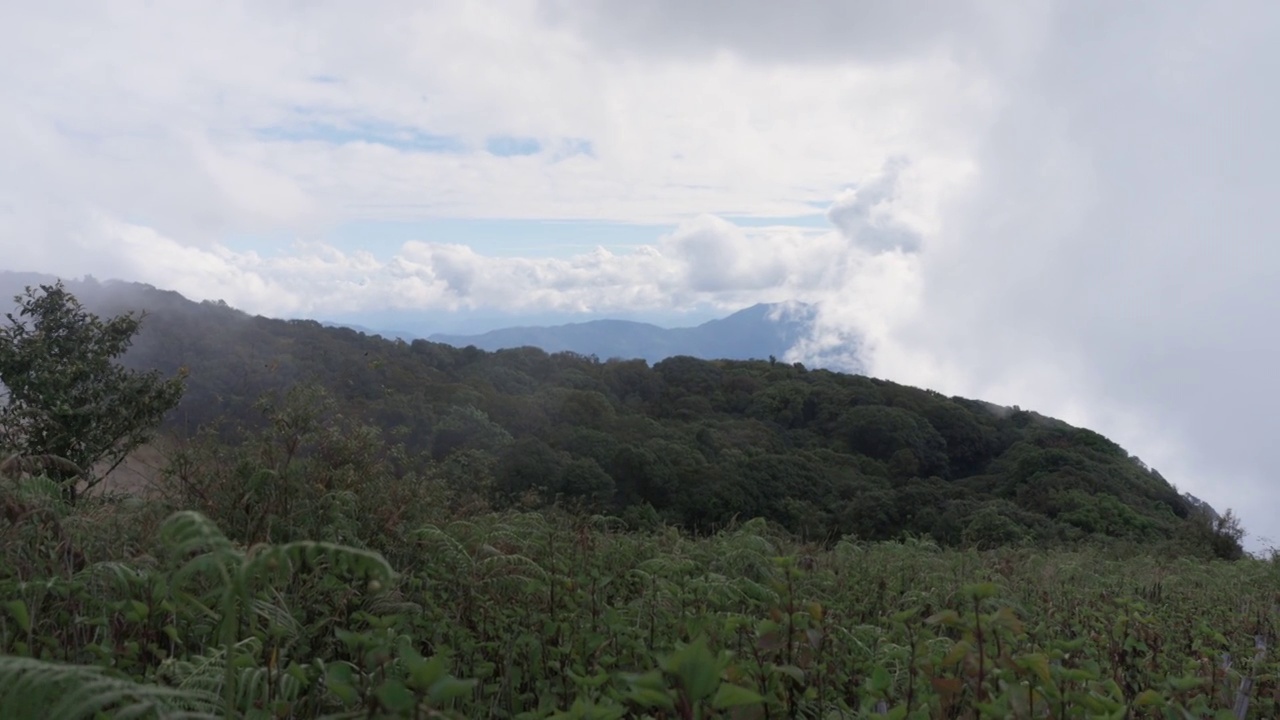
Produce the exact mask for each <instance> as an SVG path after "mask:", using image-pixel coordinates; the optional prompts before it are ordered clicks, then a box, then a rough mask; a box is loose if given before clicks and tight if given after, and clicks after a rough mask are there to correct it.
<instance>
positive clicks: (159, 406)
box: [0, 281, 183, 503]
mask: <svg viewBox="0 0 1280 720" xmlns="http://www.w3.org/2000/svg"><path fill="white" fill-rule="evenodd" d="M14 302H15V303H17V305H18V308H17V312H16V314H15V313H9V314H7V315H6V316H5V317H6V319H7V320H8V323H7V324H5V325H4V326H2V327H0V383H3V388H0V447H8V448H9V449H10V450H11V451H12V452H15V453H16V455H15V456H14V458H17V459H19V460H22V461H23V462H24V464H26V465H29V466H30V465H38V466H40V467H42V468H43V470H44V472H45V473H46V474H48V475H49V476H50V477H52V478H54V479H55V480H57V481H59V482H60V483H62V485H63V495H64V497H65V498H66V499H67V501H68V502H70V503H74V502H75V500H76V496H77V492H78V490H79V489H80V488H81V487H83V488H84V489H85V490H87V489H89V488H92V487H94V486H95V485H97V484H98V483H100V482H101V481H102V479H103V478H104V477H106V476H107V475H108V474H109V473H110V472H111V471H112V470H114V469H115V468H116V467H118V466H119V465H120V463H121V462H123V461H124V459H125V457H126V456H127V455H128V454H129V453H130V452H131V451H133V450H134V449H136V448H137V447H138V446H140V445H142V444H143V443H145V442H147V441H148V440H150V439H151V433H152V431H153V430H154V428H155V427H156V426H157V425H159V423H160V420H161V419H162V418H163V417H164V414H165V413H167V412H169V411H170V410H172V409H173V408H174V407H175V406H176V405H177V404H178V402H179V401H180V400H181V399H182V392H183V383H182V380H183V377H182V376H180V377H176V378H164V377H163V376H162V375H161V374H160V373H159V372H157V371H151V372H137V371H131V370H127V369H125V368H124V367H122V366H121V365H120V364H119V363H118V362H116V360H117V358H118V357H119V356H121V355H123V354H124V352H125V351H126V350H127V349H128V348H129V346H130V344H131V343H132V341H133V336H134V335H135V334H136V333H137V332H138V329H139V328H140V326H141V322H142V319H143V316H137V317H135V316H134V315H133V314H132V313H128V314H125V315H122V316H119V317H115V318H112V319H110V320H106V321H103V320H101V319H100V318H98V316H96V315H94V314H92V313H89V312H87V311H86V310H85V309H84V308H83V307H82V306H81V304H80V302H79V301H78V300H77V299H76V298H75V296H73V295H72V294H71V293H70V292H68V291H67V289H66V288H65V287H63V285H62V282H61V281H59V282H58V283H56V284H55V285H52V286H50V285H41V286H40V287H39V288H30V287H28V288H26V292H25V293H24V294H22V295H18V296H17V297H15V298H14ZM0 459H3V458H0Z"/></svg>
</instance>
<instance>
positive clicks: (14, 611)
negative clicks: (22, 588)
mask: <svg viewBox="0 0 1280 720" xmlns="http://www.w3.org/2000/svg"><path fill="white" fill-rule="evenodd" d="M4 608H5V610H8V611H9V614H10V615H12V616H13V621H14V622H16V623H18V627H19V628H21V629H22V632H31V615H29V614H28V613H27V604H26V603H25V602H23V601H21V600H10V601H9V602H6V603H5V604H4Z"/></svg>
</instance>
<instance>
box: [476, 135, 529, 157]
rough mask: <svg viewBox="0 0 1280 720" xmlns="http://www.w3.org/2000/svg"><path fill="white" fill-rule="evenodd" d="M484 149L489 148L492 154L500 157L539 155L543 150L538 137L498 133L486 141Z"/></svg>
mask: <svg viewBox="0 0 1280 720" xmlns="http://www.w3.org/2000/svg"><path fill="white" fill-rule="evenodd" d="M484 149H485V150H488V151H489V154H490V155H497V156H499V157H511V156H513V155H537V154H538V152H539V151H540V150H542V143H540V142H538V139H537V138H531V137H519V136H515V135H497V136H494V137H491V138H489V139H488V140H486V141H485V143H484Z"/></svg>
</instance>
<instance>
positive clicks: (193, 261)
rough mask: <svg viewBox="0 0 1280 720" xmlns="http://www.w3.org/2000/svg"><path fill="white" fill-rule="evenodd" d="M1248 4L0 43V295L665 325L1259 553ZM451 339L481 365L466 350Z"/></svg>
mask: <svg viewBox="0 0 1280 720" xmlns="http://www.w3.org/2000/svg"><path fill="white" fill-rule="evenodd" d="M1277 31H1280V4H1276V3H1274V2H1270V1H1268V0H1238V1H1237V2H1232V3H1216V2H1209V1H1196V0H1179V1H1177V2H1131V3H1113V2H1104V1H1101V0H1024V1H1017V2H1015V1H1013V0H1009V1H1007V2H997V1H995V0H935V1H926V0H917V1H909V0H907V1H903V2H896V3H873V2H860V1H856V0H839V1H837V0H830V1H826V0H793V2H790V3H778V2H767V1H765V0H738V1H736V2H732V3H730V2H727V0H702V1H701V2H688V1H687V0H649V1H648V2H645V3H617V2H605V0H512V1H510V2H502V3H480V2H464V1H462V0H451V1H449V2H443V1H441V2H419V1H410V0H385V1H378V0H371V1H370V2H365V3H351V2H327V1H325V0H253V1H252V2H250V1H248V0H245V1H243V2H236V1H235V0H220V1H219V2H212V1H209V2H202V1H200V0H188V1H187V2H183V3H152V2H143V1H141V0H138V1H131V0H120V1H118V2H111V3H101V2H89V1H88V0H86V1H84V2H75V1H73V0H63V1H59V2H48V3H8V4H5V5H4V6H3V7H0V93H3V96H4V97H5V98H6V101H5V102H4V103H2V104H0V157H3V158H4V162H3V163H0V267H3V268H6V269H15V270H35V271H43V272H51V273H58V274H62V275H65V276H69V277H70V276H80V275H83V274H86V273H89V274H93V275H94V276H96V277H99V278H120V279H127V280H136V281H141V282H147V283H151V284H154V285H157V286H159V287H164V288H167V289H173V290H177V291H179V292H182V293H183V294H185V295H187V296H189V297H192V298H194V299H223V300H225V301H227V302H228V303H230V304H232V305H234V306H237V307H240V308H242V309H245V310H248V311H251V312H256V313H263V314H268V315H274V316H282V317H316V318H322V319H323V318H337V317H339V316H340V317H342V318H344V319H346V320H357V319H363V320H365V321H366V322H365V324H373V325H374V326H377V323H378V322H379V321H380V320H386V319H388V318H397V319H403V318H406V317H422V318H431V319H432V322H435V323H436V324H438V325H440V326H442V328H443V327H444V326H448V329H451V330H455V331H456V330H458V329H459V324H460V323H461V324H465V323H466V322H467V321H468V319H474V320H476V321H477V322H479V319H482V318H492V317H495V316H501V317H511V318H515V317H548V316H557V317H568V316H584V317H585V316H610V317H621V316H625V317H635V318H651V319H658V318H660V319H662V320H664V321H666V322H667V323H668V324H673V323H678V322H679V320H680V319H681V318H686V319H690V320H691V321H693V320H696V321H701V320H703V319H706V318H707V317H710V316H714V315H723V314H727V313H728V312H730V311H733V310H737V309H740V308H742V307H745V306H747V305H751V304H754V303H756V302H785V301H802V302H809V303H814V304H816V305H817V307H818V321H817V323H816V325H815V329H814V332H813V334H812V336H811V337H809V338H807V339H806V340H805V341H804V342H802V343H801V344H800V345H798V346H797V347H796V348H795V349H794V350H793V351H792V358H791V359H794V360H800V361H805V362H809V363H811V364H822V365H827V366H831V367H837V368H838V367H840V366H841V365H842V364H844V365H849V364H850V363H851V362H852V360H853V358H851V357H850V352H851V351H850V348H851V347H853V346H854V344H853V343H852V342H851V341H854V340H857V341H858V342H857V346H858V347H859V352H860V353H861V356H860V358H859V360H861V362H862V363H863V364H864V365H865V366H866V367H867V368H868V369H869V371H870V373H871V374H873V375H876V376H880V377H886V378H889V379H892V380H896V381H899V382H904V383H908V384H912V385H919V386H924V387H929V388H933V389H937V390H940V391H942V392H945V393H949V394H958V395H964V396H967V397H980V398H983V399H987V400H992V401H995V402H1000V403H1003V404H1007V405H1013V404H1017V405H1020V406H1022V407H1024V408H1031V409H1035V410H1037V411H1040V412H1043V413H1046V414H1049V415H1053V416H1056V417H1061V418H1063V419H1065V420H1067V421H1068V422H1072V423H1074V424H1078V425H1083V426H1087V427H1091V428H1093V429H1096V430H1098V431H1100V432H1103V433H1104V434H1106V435H1108V436H1109V437H1112V438H1113V439H1115V440H1117V441H1118V442H1120V443H1121V444H1122V445H1123V446H1125V447H1126V448H1127V449H1128V450H1129V451H1130V452H1132V453H1134V454H1136V455H1138V456H1140V457H1141V458H1142V459H1143V460H1144V461H1146V462H1147V463H1148V464H1150V465H1152V466H1154V467H1156V468H1157V469H1159V470H1160V471H1161V473H1162V474H1163V475H1164V476H1165V477H1167V478H1168V479H1170V480H1171V481H1172V482H1174V483H1175V484H1176V485H1178V487H1179V488H1180V489H1182V490H1184V491H1189V492H1192V493H1194V494H1196V495H1197V496H1199V497H1202V498H1204V499H1205V500H1207V501H1209V502H1210V503H1211V504H1213V505H1214V506H1215V507H1218V508H1219V509H1224V508H1228V507H1229V508H1233V509H1234V510H1235V511H1236V512H1237V513H1238V514H1239V516H1240V517H1241V518H1242V520H1243V521H1244V524H1245V527H1246V528H1247V529H1248V530H1249V531H1250V533H1251V534H1252V535H1253V540H1252V542H1251V545H1252V546H1254V547H1259V546H1260V545H1261V544H1265V541H1264V540H1263V538H1275V539H1276V541H1277V542H1278V543H1280V513H1278V512H1276V511H1275V508H1277V507H1280V485H1278V484H1277V483H1276V482H1275V481H1274V480H1273V477H1272V475H1273V466H1274V465H1275V464H1276V463H1275V460H1274V458H1273V456H1272V454H1271V452H1270V448H1271V447H1272V445H1273V436H1274V435H1275V434H1276V433H1277V432H1278V431H1280V424H1278V422H1277V420H1276V417H1277V416H1276V414H1275V413H1274V412H1273V408H1274V407H1276V405H1274V403H1276V402H1277V400H1280V393H1278V392H1277V391H1278V390H1280V387H1278V386H1280V382H1278V381H1277V380H1276V376H1275V372H1274V367H1273V366H1274V364H1275V363H1274V359H1275V358H1276V357H1280V334H1278V333H1277V330H1276V329H1275V324H1274V322H1273V318H1274V315H1275V309H1276V308H1278V307H1280V283H1277V282H1276V280H1277V279H1280V278H1277V277H1276V276H1277V269H1280V245H1278V244H1277V242H1276V240H1277V239H1278V237H1280V233H1278V232H1277V231H1280V217H1278V215H1280V203H1278V202H1277V199H1278V197H1280V181H1277V179H1276V178H1277V174H1276V168H1277V166H1280V142H1278V141H1277V140H1276V137H1275V134H1276V130H1275V129H1276V128H1277V127H1280V99H1277V96H1276V93H1275V92H1274V88H1275V86H1276V82H1277V76H1280V51H1278V50H1276V48H1275V46H1274V43H1273V42H1270V41H1271V40H1272V39H1273V38H1274V37H1276V36H1277ZM486 329H487V328H486Z"/></svg>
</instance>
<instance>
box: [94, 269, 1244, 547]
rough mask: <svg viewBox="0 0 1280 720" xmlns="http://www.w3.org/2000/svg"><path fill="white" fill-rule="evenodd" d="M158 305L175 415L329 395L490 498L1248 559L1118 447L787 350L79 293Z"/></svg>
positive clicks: (213, 416) (691, 523)
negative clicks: (278, 397) (413, 327)
mask: <svg viewBox="0 0 1280 720" xmlns="http://www.w3.org/2000/svg"><path fill="white" fill-rule="evenodd" d="M69 287H70V288H71V289H72V290H73V291H75V292H77V293H78V294H79V295H80V296H81V298H82V299H83V300H84V301H85V302H86V304H87V305H89V306H90V307H92V308H93V309H94V310H95V311H97V312H100V313H106V314H114V313H118V312H121V311H126V310H146V311H147V312H148V313H149V315H148V317H147V318H146V320H145V322H144V324H143V329H142V331H141V334H140V335H139V337H138V338H137V340H136V342H135V344H134V346H133V348H132V349H131V350H130V352H129V354H128V355H127V363H128V364H129V365H131V366H133V367H137V368H148V369H151V368H155V369H159V370H160V371H162V372H163V373H165V374H172V373H175V372H177V371H178V369H179V368H185V369H186V371H187V372H188V373H189V375H188V377H187V381H186V392H185V396H184V399H183V401H182V403H181V405H179V407H178V409H177V410H176V411H175V412H173V413H171V414H170V415H169V418H168V421H167V428H168V429H169V430H170V431H172V432H174V433H177V434H180V435H191V434H193V433H195V432H196V431H197V430H199V429H201V428H205V429H217V430H218V431H219V432H221V433H222V436H223V437H230V436H231V434H232V433H233V429H234V428H235V427H237V426H248V427H253V426H255V424H261V421H262V417H263V415H262V413H261V412H259V410H258V409H255V402H257V401H258V400H259V399H260V398H262V397H263V396H264V395H265V394H268V393H270V392H273V391H281V390H284V389H287V388H291V387H295V386H298V385H315V386H318V387H320V388H323V389H324V390H325V391H326V392H327V393H328V394H329V395H330V396H331V397H332V399H333V401H334V404H333V406H332V408H331V410H330V411H329V412H331V413H333V414H336V415H341V416H344V417H348V418H354V419H358V420H359V421H361V422H364V423H368V424H369V425H370V426H372V427H373V428H375V429H376V430H377V431H378V432H380V433H382V434H383V435H384V436H385V437H386V438H387V440H388V442H393V443H395V444H397V445H400V446H402V448H403V451H404V457H405V458H407V460H405V466H406V467H411V468H413V469H415V470H417V471H420V472H430V473H433V474H435V475H437V476H442V477H447V478H449V481H450V482H452V483H453V484H454V485H456V486H459V487H465V488H467V489H468V490H469V491H471V492H474V493H475V494H476V496H477V497H479V498H482V499H483V500H484V501H485V502H489V503H492V504H494V505H495V506H498V507H502V506H507V505H516V504H519V505H520V506H522V507H528V506H530V505H538V504H545V503H550V502H553V501H558V502H560V503H563V504H569V505H576V506H581V507H583V508H586V509H590V510H593V511H598V512H604V513H608V514H615V515H618V516H620V517H622V518H624V519H626V520H627V521H628V522H630V523H631V524H632V525H634V526H644V525H646V524H648V525H656V524H658V523H660V522H667V523H673V524H676V525H680V526H684V527H686V528H690V529H694V530H700V531H710V530H713V529H715V528H717V527H720V526H723V525H725V524H726V523H729V522H730V521H732V520H734V519H735V518H736V519H740V520H745V519H748V518H752V517H762V518H765V519H767V520H769V521H772V522H775V523H777V524H779V525H781V526H782V527H784V528H786V529H788V530H790V531H792V532H794V533H796V534H797V535H799V536H801V537H807V538H811V539H818V540H823V539H836V538H839V537H841V536H853V537H858V538H863V539H887V538H899V537H903V536H907V535H918V536H928V537H931V538H932V539H934V540H936V541H937V542H939V543H942V544H948V545H980V546H984V545H996V544H1005V543H1020V542H1034V543H1038V544H1056V543H1071V542H1077V541H1082V540H1089V539H1093V540H1098V539H1109V540H1111V541H1129V542H1133V543H1142V544H1146V545H1149V546H1156V545H1157V544H1158V546H1159V547H1163V548H1165V549H1166V550H1168V551H1170V552H1191V553H1199V554H1217V555H1220V556H1224V557H1232V556H1237V555H1238V554H1239V552H1240V548H1239V543H1238V540H1239V537H1238V533H1235V534H1233V532H1232V531H1231V528H1229V527H1224V526H1223V523H1222V522H1221V521H1217V522H1216V523H1215V521H1214V520H1213V518H1211V517H1209V516H1208V515H1207V514H1206V513H1204V512H1203V511H1200V510H1199V509H1198V508H1197V507H1195V506H1194V505H1193V504H1192V503H1190V502H1189V501H1188V500H1186V499H1184V498H1183V497H1182V496H1180V494H1179V493H1178V491H1177V490H1176V489H1175V488H1174V487H1172V486H1171V485H1170V484H1169V483H1168V482H1167V481H1166V480H1165V479H1164V478H1162V477H1161V476H1160V475H1159V474H1158V473H1157V472H1155V471H1154V470H1151V469H1148V468H1147V467H1146V466H1145V465H1143V464H1142V463H1141V462H1140V461H1138V460H1137V459H1136V458H1132V457H1130V456H1129V454H1128V453H1126V452H1125V451H1124V450H1123V449H1121V448H1120V447H1118V446H1117V445H1116V444H1114V443H1113V442H1111V441H1109V440H1107V439H1106V438H1104V437H1102V436H1100V435H1098V434H1097V433H1094V432H1091V431H1089V430H1086V429H1080V428H1074V427H1071V426H1069V425H1067V424H1065V423H1062V422H1059V421H1056V420H1053V419H1050V418H1046V417H1043V416H1040V415H1037V414H1036V413H1033V412H1030V411H1026V410H1021V409H1018V408H1002V407H996V406H993V405H990V404H987V403H984V402H981V401H978V400H970V399H964V398H948V397H944V396H942V395H940V394H938V393H935V392H931V391H928V390H922V389H918V388H912V387H906V386H903V385H898V384H895V383H892V382H887V381H884V380H878V379H873V378H868V377H862V376H856V375H844V374H839V373H834V372H828V371H823V370H808V369H805V368H804V367H801V366H799V365H787V364H783V363H778V362H771V361H764V360H762V361H733V362H730V361H703V360H696V359H693V358H689V357H675V358H670V359H668V360H665V361H662V362H660V363H657V364H655V365H653V366H649V365H648V364H647V363H645V362H644V361H638V360H636V361H626V360H622V361H617V360H612V361H600V360H597V359H595V358H588V357H583V356H580V355H575V354H572V353H559V354H550V355H549V354H547V353H545V352H542V351H540V350H536V349H532V348H522V349H513V350H504V351H499V352H494V353H488V352H483V351H480V350H477V349H475V348H464V349H457V348H453V347H450V346H447V345H442V344H437V343H432V342H428V341H423V340H418V341H414V342H412V343H406V342H403V341H399V340H396V341H390V340H385V339H382V338H379V337H369V336H367V335H363V334H360V333H357V332H355V331H353V330H349V329H342V328H330V327H324V326H322V325H321V324H319V323H316V322H311V321H280V320H272V319H266V318H261V317H250V316H248V315H246V314H244V313H241V312H239V311H236V310H234V309H232V308H230V307H227V306H225V305H222V304H219V303H193V302H189V301H187V300H185V299H184V298H182V297H181V296H180V295H177V294H176V293H171V292H163V291H159V290H155V289H153V288H149V287H145V286H137V285H119V284H106V285H96V284H93V283H89V284H84V283H79V284H73V285H71V286H69Z"/></svg>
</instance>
